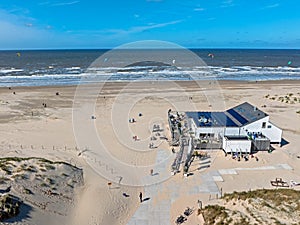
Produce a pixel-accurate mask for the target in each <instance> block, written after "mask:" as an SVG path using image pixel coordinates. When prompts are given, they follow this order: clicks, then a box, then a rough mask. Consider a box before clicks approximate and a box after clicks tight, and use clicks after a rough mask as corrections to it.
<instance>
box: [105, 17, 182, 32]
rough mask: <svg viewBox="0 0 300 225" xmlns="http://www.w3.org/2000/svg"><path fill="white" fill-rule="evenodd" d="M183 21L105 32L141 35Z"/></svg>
mask: <svg viewBox="0 0 300 225" xmlns="http://www.w3.org/2000/svg"><path fill="white" fill-rule="evenodd" d="M182 21H183V20H174V21H170V22H166V23H156V24H155V23H154V24H153V23H151V24H148V25H146V26H135V27H131V28H129V29H111V30H106V31H104V32H106V33H111V34H132V33H140V32H143V31H147V30H151V29H155V28H161V27H166V26H169V25H174V24H177V23H181V22H182Z"/></svg>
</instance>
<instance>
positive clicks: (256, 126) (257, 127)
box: [240, 116, 269, 135]
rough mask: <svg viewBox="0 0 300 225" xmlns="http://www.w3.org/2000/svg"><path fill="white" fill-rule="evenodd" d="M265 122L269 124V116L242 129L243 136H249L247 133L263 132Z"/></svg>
mask: <svg viewBox="0 0 300 225" xmlns="http://www.w3.org/2000/svg"><path fill="white" fill-rule="evenodd" d="M263 122H265V123H266V124H267V123H268V122H269V116H267V117H265V118H262V119H260V120H257V121H255V122H253V123H250V124H247V125H245V126H243V127H241V130H240V133H241V135H247V132H262V124H263Z"/></svg>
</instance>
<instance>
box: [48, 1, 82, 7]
mask: <svg viewBox="0 0 300 225" xmlns="http://www.w3.org/2000/svg"><path fill="white" fill-rule="evenodd" d="M79 2H80V1H72V2H58V3H54V4H52V5H51V6H67V5H75V4H77V3H79Z"/></svg>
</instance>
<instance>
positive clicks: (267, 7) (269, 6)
mask: <svg viewBox="0 0 300 225" xmlns="http://www.w3.org/2000/svg"><path fill="white" fill-rule="evenodd" d="M279 5H280V4H279V3H275V4H272V5H267V6H265V7H263V8H261V9H272V8H276V7H278V6H279Z"/></svg>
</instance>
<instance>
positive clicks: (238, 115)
mask: <svg viewBox="0 0 300 225" xmlns="http://www.w3.org/2000/svg"><path fill="white" fill-rule="evenodd" d="M226 112H227V113H229V114H231V115H232V116H233V117H234V118H235V119H237V120H238V121H239V123H240V124H241V126H244V125H246V124H249V123H253V122H255V121H257V120H260V119H262V118H264V117H266V116H268V115H267V114H266V113H264V112H263V111H261V110H260V109H258V108H257V107H255V106H253V105H251V104H250V103H248V102H244V103H242V104H240V105H238V106H235V107H233V108H232V109H229V110H227V111H226Z"/></svg>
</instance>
